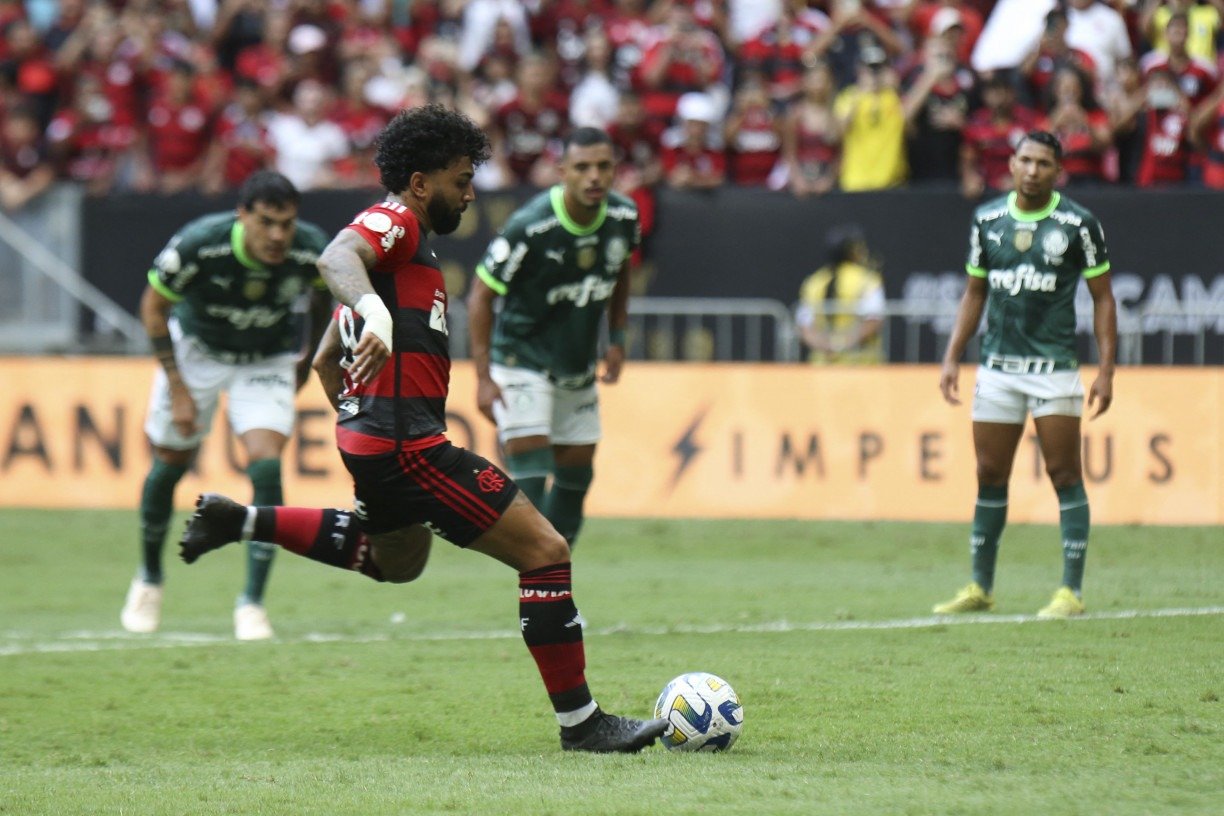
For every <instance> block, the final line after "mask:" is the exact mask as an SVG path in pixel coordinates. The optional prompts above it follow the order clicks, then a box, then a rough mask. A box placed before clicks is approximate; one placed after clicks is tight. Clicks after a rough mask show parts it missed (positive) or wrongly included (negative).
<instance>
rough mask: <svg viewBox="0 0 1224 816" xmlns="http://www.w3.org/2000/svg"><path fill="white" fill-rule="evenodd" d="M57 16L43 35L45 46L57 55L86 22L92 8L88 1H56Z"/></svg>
mask: <svg viewBox="0 0 1224 816" xmlns="http://www.w3.org/2000/svg"><path fill="white" fill-rule="evenodd" d="M56 6H57V9H56V16H55V19H54V20H52V21H51V24H50V25H49V26H48V27H47V29H46V30H45V31H43V34H42V41H43V45H45V46H47V50H49V51H51V52H52V53H55V52H57V51H59V49H60V46H62V45H63V44H64V42H65V41H66V40H67V39H68V38H69V37H70V36H72V32H73V31H75V30H76V28H77V27H78V26H80V25H81V23H82V22H83V21H84V20H85V16H86V14H87V13H88V11H89V9H90V8H92V6H88V5H87V3H86V0H56Z"/></svg>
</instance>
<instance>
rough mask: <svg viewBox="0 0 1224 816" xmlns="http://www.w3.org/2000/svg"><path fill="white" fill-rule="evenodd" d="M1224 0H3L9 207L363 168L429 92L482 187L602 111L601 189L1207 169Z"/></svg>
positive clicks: (307, 183) (804, 192) (800, 190)
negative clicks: (1048, 151) (467, 128)
mask: <svg viewBox="0 0 1224 816" xmlns="http://www.w3.org/2000/svg"><path fill="white" fill-rule="evenodd" d="M1222 11H1224V0H1205V1H1204V0H1198V1H1197V2H1196V0H1111V1H1110V2H1106V0H25V2H16V1H15V0H0V123H2V127H0V206H2V207H3V208H5V209H7V210H14V209H17V208H19V207H21V206H22V205H23V204H24V203H25V202H26V201H28V200H30V199H31V198H33V197H34V196H36V195H38V194H39V193H40V192H41V191H42V190H43V189H45V188H46V187H47V186H48V185H50V184H51V183H53V182H54V181H55V180H57V179H61V180H62V179H68V180H72V181H75V182H77V183H79V184H81V185H83V186H84V187H85V188H86V189H87V190H88V191H89V192H90V193H92V194H105V193H109V192H112V191H143V192H148V191H161V192H164V193H175V192H179V191H183V190H190V189H195V190H199V191H202V192H205V193H217V192H221V191H224V190H228V189H233V188H235V187H236V186H237V185H238V184H239V183H240V182H241V181H242V180H243V179H244V178H245V177H246V176H247V175H249V174H250V173H251V172H253V171H254V170H256V169H257V168H261V167H273V168H275V169H277V170H280V171H281V172H282V173H284V174H285V175H287V176H288V177H289V178H290V179H292V180H293V181H294V182H295V183H296V184H297V185H298V186H299V187H301V188H302V189H304V190H311V189H321V188H353V187H376V186H377V183H378V179H377V177H376V171H375V168H374V166H373V163H372V162H371V160H370V159H371V154H372V150H373V143H374V139H375V136H376V135H377V133H378V132H379V129H380V128H381V127H382V126H383V124H384V123H386V122H387V121H388V119H389V118H390V117H391V116H392V115H393V114H394V113H395V112H396V111H398V110H400V109H402V108H405V107H411V106H414V105H419V104H422V103H424V102H427V101H431V100H432V101H438V102H441V103H443V104H446V105H448V106H453V107H455V108H458V109H460V110H462V111H464V112H465V113H467V114H468V115H470V116H471V117H472V118H473V119H475V120H476V121H477V122H478V123H479V124H480V125H481V126H483V127H484V128H486V129H487V131H488V133H489V134H490V136H491V138H492V141H493V143H494V146H495V152H494V158H493V160H492V161H491V162H489V163H488V164H487V165H486V166H485V167H483V168H482V169H481V172H480V174H479V176H478V178H477V184H478V186H479V188H481V189H485V190H492V189H501V188H505V187H510V186H514V185H520V184H527V185H536V186H544V185H548V184H551V183H553V182H554V181H556V179H557V176H556V174H557V169H556V161H555V159H556V156H557V151H558V147H559V143H560V140H561V138H562V137H563V136H564V134H565V133H566V131H567V129H569V128H571V127H574V126H579V125H594V126H597V127H602V128H606V129H607V130H608V131H609V132H610V133H611V134H612V136H613V139H614V141H615V143H616V145H617V147H618V149H619V151H620V153H621V154H622V159H623V161H622V167H621V170H620V178H619V179H618V186H619V187H620V188H621V189H622V191H624V192H626V193H628V194H630V195H633V196H634V197H635V198H636V199H637V200H638V201H639V203H640V204H641V205H642V207H643V218H644V220H645V221H646V226H649V222H650V219H651V217H652V207H651V202H652V198H653V196H652V194H651V191H652V190H653V189H655V188H656V187H657V185H660V184H666V185H671V186H674V187H681V188H696V189H701V188H711V187H718V186H721V185H746V186H761V187H767V188H770V189H774V190H779V191H789V192H791V193H793V194H794V195H796V196H808V195H820V194H822V193H825V192H828V191H830V190H837V189H841V190H846V191H856V190H873V189H882V188H888V187H894V186H899V185H911V186H912V185H919V184H932V183H934V184H939V183H942V184H947V185H959V187H960V188H961V189H962V190H963V191H964V194H965V195H966V196H968V197H971V198H977V197H979V196H982V195H985V194H988V193H989V192H990V191H992V190H997V189H1002V188H1004V187H1005V186H1006V185H1007V156H1008V155H1009V153H1010V150H1011V146H1012V145H1013V144H1014V143H1015V141H1016V139H1017V136H1018V135H1019V134H1020V133H1022V132H1024V131H1025V130H1028V129H1030V128H1034V127H1044V128H1046V129H1049V130H1051V131H1052V132H1054V133H1055V134H1057V135H1058V137H1059V138H1060V139H1061V141H1062V143H1063V145H1064V149H1065V151H1066V159H1065V169H1066V175H1067V179H1066V183H1067V184H1070V185H1072V186H1076V185H1085V184H1130V185H1136V186H1139V187H1156V186H1163V185H1198V186H1207V187H1212V188H1224V83H1220V82H1219V81H1218V75H1219V69H1220V65H1221V57H1220V54H1219V53H1218V51H1217V40H1218V37H1219V34H1220V27H1221V12H1222Z"/></svg>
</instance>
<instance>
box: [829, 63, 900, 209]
mask: <svg viewBox="0 0 1224 816" xmlns="http://www.w3.org/2000/svg"><path fill="white" fill-rule="evenodd" d="M833 111H834V113H835V114H836V115H837V119H838V123H839V125H840V127H841V130H842V158H841V176H840V183H841V189H843V190H845V191H847V192H861V191H864V190H882V189H885V188H889V187H897V186H899V185H901V184H903V183H904V182H905V179H906V178H907V177H908V175H909V168H908V167H907V165H906V159H905V111H904V108H903V107H902V104H901V97H900V95H899V94H898V93H897V78H896V73H895V72H894V71H893V70H892V69H891V68H890V67H889V66H888V59H887V56H886V55H885V53H884V51H883V49H881V48H878V47H871V48H864V49H863V50H862V52H860V58H859V66H858V80H857V81H856V82H855V84H854V85H852V86H850V87H848V88H846V89H845V90H843V91H842V92H841V93H840V94H838V95H837V99H836V100H835V101H834V103H833Z"/></svg>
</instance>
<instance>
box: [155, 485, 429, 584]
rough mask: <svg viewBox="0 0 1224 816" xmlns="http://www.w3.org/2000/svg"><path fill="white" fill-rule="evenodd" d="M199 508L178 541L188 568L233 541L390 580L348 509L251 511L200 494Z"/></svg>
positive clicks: (262, 509) (261, 508) (268, 508)
mask: <svg viewBox="0 0 1224 816" xmlns="http://www.w3.org/2000/svg"><path fill="white" fill-rule="evenodd" d="M196 508H197V509H196V512H195V515H193V516H192V517H191V518H190V519H189V520H188V522H187V528H186V529H185V530H184V531H183V537H182V539H181V540H180V541H179V555H180V556H181V557H182V559H183V560H184V561H186V562H187V563H188V564H191V563H194V562H195V560H196V559H197V558H199V557H200V556H201V555H203V554H204V553H206V552H211V551H212V550H215V549H217V548H219V547H224V546H225V545H226V544H229V543H230V542H232V541H243V540H251V539H254V540H256V541H270V542H272V543H274V544H278V545H280V546H281V547H283V548H285V549H286V550H289V551H290V552H293V553H296V554H298V555H301V556H305V557H306V558H309V559H311V560H312V561H318V562H320V563H323V564H327V565H329V566H333V567H339V568H341V569H347V570H353V571H354V572H360V573H361V574H362V575H365V576H367V577H369V578H373V579H374V580H375V581H384V580H387V579H386V578H384V577H383V574H382V572H381V571H380V570H379V568H378V565H377V564H375V563H374V559H373V557H371V554H370V551H371V547H370V540H369V539H368V538H367V537H366V535H365V533H364V532H362V529H361V523H360V521H359V520H358V519H357V517H356V516H354V515H353V514H352V513H350V512H348V511H347V510H321V509H316V508H312V507H250V506H244V505H241V504H238V502H236V501H233V500H231V499H228V498H226V497H225V496H221V495H219V494H217V493H205V494H203V495H201V496H200V497H199V498H198V499H197V500H196ZM422 531H423V528H422ZM425 541H426V543H427V541H428V537H427V536H426V537H425ZM426 551H427V548H426ZM419 571H420V569H419V567H418V568H417V570H416V572H417V573H418V574H419ZM412 577H415V574H414V575H411V576H407V577H397V576H392V577H391V580H393V581H397V580H411V578H412Z"/></svg>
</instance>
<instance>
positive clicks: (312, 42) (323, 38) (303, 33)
mask: <svg viewBox="0 0 1224 816" xmlns="http://www.w3.org/2000/svg"><path fill="white" fill-rule="evenodd" d="M286 45H287V46H288V47H289V50H290V51H291V52H292V53H294V54H309V53H310V52H311V51H318V50H319V49H320V48H322V47H323V46H325V45H327V34H325V33H324V32H323V29H321V28H319V27H318V26H316V25H310V24H309V23H302V24H301V25H297V26H294V27H293V30H292V31H290V32H289V39H288V41H287V42H286Z"/></svg>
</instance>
